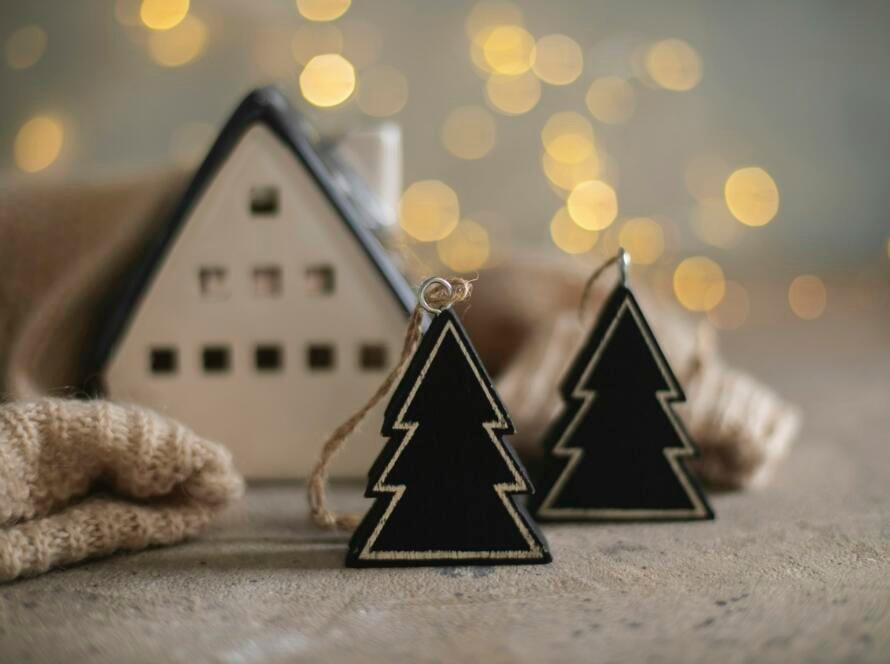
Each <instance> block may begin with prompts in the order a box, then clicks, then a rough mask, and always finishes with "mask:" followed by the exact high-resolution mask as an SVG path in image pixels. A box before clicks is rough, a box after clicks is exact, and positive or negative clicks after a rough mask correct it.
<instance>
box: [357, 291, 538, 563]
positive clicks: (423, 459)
mask: <svg viewBox="0 0 890 664" xmlns="http://www.w3.org/2000/svg"><path fill="white" fill-rule="evenodd" d="M433 283H437V284H439V285H440V286H442V287H445V288H447V289H449V290H450V288H451V286H450V284H449V283H448V282H447V281H445V280H444V279H438V278H437V279H431V280H427V281H426V282H424V285H423V286H421V289H420V302H421V305H422V306H423V307H424V308H425V309H426V310H427V311H429V312H431V313H433V314H434V315H435V318H434V319H433V320H432V322H431V323H430V326H429V329H427V331H426V333H425V334H424V335H423V338H422V339H421V341H420V344H419V346H418V348H417V351H416V352H415V353H414V355H413V357H412V359H411V363H410V364H409V365H408V368H407V369H406V370H405V373H404V375H403V376H402V378H401V380H400V382H399V384H398V387H397V388H396V390H395V392H394V393H393V396H392V399H391V400H390V402H389V405H388V406H387V409H386V413H385V415H384V421H383V435H384V436H387V437H388V439H389V440H388V441H387V443H386V445H385V446H384V448H383V451H382V452H381V454H380V456H379V457H378V458H377V460H376V461H375V462H374V465H373V466H372V467H371V470H370V471H369V473H368V486H367V490H366V492H365V496H366V497H368V498H375V499H376V500H375V502H374V504H373V505H372V506H371V508H370V510H369V511H368V513H367V514H366V515H365V516H364V518H363V519H362V521H361V523H360V524H359V525H358V527H357V529H356V531H355V533H353V536H352V539H351V541H350V543H349V553H348V555H347V558H346V564H347V565H348V566H351V567H381V566H409V565H494V564H532V563H548V562H550V560H551V558H550V553H549V550H548V547H547V543H546V540H545V539H544V537H543V536H542V535H541V533H540V532H539V531H538V529H537V526H536V525H535V523H534V522H533V521H532V519H531V518H530V517H529V516H528V513H527V512H526V511H525V508H524V507H523V506H522V505H519V504H517V502H516V499H515V496H516V495H520V494H529V493H531V492H532V491H533V489H532V485H531V482H530V481H529V478H528V476H527V474H526V472H525V469H524V468H523V467H522V464H521V463H520V461H519V459H518V458H517V457H516V455H515V453H514V452H513V449H512V448H511V447H510V445H509V444H508V443H506V442H505V441H503V440H502V439H501V436H504V435H507V434H512V433H513V432H514V431H513V423H512V422H511V421H510V417H509V415H508V414H507V411H506V409H505V408H504V406H503V404H502V403H501V401H500V398H499V397H498V395H497V393H496V392H495V389H494V386H493V385H492V382H491V379H490V378H489V377H488V374H487V373H486V371H485V369H484V367H483V366H482V363H481V362H480V360H479V358H478V356H477V355H476V351H475V349H474V348H473V346H472V345H471V343H470V341H469V339H468V338H467V335H466V332H465V331H464V329H463V327H462V326H461V323H460V321H459V320H458V318H457V316H455V314H454V313H453V311H452V310H451V309H450V308H446V309H444V310H438V309H434V308H432V307H430V306H429V305H428V304H427V302H426V300H425V297H424V296H425V291H426V289H427V287H429V286H430V285H432V284H433Z"/></svg>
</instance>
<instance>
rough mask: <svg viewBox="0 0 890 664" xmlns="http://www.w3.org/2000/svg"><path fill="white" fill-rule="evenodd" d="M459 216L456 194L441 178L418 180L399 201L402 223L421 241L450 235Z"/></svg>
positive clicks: (400, 220) (403, 227) (404, 227)
mask: <svg viewBox="0 0 890 664" xmlns="http://www.w3.org/2000/svg"><path fill="white" fill-rule="evenodd" d="M459 219H460V204H459V203H458V199H457V194H456V193H454V190H453V189H452V188H451V187H449V186H448V185H447V184H445V183H444V182H441V181H439V180H421V181H419V182H415V183H414V184H412V185H411V186H410V187H408V188H407V189H406V190H405V191H404V193H403V194H402V198H401V200H400V201H399V225H400V226H401V227H402V229H403V230H404V231H405V232H406V233H408V235H410V236H411V237H413V238H414V239H416V240H420V241H421V242H435V241H437V240H441V239H443V238H446V237H448V235H449V234H450V233H451V232H452V231H453V230H454V229H455V227H456V226H457V223H458V221H459Z"/></svg>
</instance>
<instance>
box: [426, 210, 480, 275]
mask: <svg viewBox="0 0 890 664" xmlns="http://www.w3.org/2000/svg"><path fill="white" fill-rule="evenodd" d="M436 253H438V254H439V260H441V261H442V263H443V264H444V265H445V266H446V267H449V268H451V269H452V270H454V271H455V272H473V271H475V270H478V269H480V268H481V267H483V266H484V265H485V263H486V262H487V261H488V257H489V255H490V253H491V241H490V240H489V237H488V231H487V230H485V227H484V226H482V225H481V224H479V223H477V222H476V221H474V220H472V219H463V220H462V221H461V222H460V223H459V224H458V225H457V226H456V227H455V229H454V230H453V231H452V232H451V233H450V234H449V235H448V237H446V238H444V239H442V240H439V241H438V242H437V243H436Z"/></svg>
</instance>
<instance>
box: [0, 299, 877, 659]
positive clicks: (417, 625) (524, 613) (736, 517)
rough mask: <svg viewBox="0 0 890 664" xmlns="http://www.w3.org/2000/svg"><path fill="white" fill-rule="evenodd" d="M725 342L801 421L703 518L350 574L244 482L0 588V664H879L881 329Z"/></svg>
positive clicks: (346, 497) (762, 334)
mask: <svg viewBox="0 0 890 664" xmlns="http://www.w3.org/2000/svg"><path fill="white" fill-rule="evenodd" d="M727 341H728V344H727V345H728V352H729V355H730V357H731V358H732V359H733V361H734V362H735V363H736V364H740V365H742V366H747V367H749V368H751V370H752V371H753V372H754V373H755V374H757V375H758V376H760V377H762V378H764V379H766V380H767V381H769V382H770V383H772V384H773V385H775V386H776V388H777V389H779V390H780V391H781V392H782V393H783V394H785V395H788V396H790V397H791V398H792V399H794V400H796V401H797V402H798V403H800V404H801V405H802V407H803V409H804V414H805V425H804V430H803V432H802V434H801V437H800V439H799V440H798V441H797V443H796V445H795V447H794V449H793V452H792V454H791V457H790V458H789V459H788V461H787V462H786V463H785V464H784V465H783V466H782V467H781V469H780V471H779V473H778V475H777V476H776V478H775V479H774V481H773V483H772V484H770V485H769V486H768V487H766V488H765V489H762V490H760V491H756V492H744V493H734V494H724V495H716V496H713V503H714V506H715V508H716V511H717V513H718V520H717V521H715V522H713V523H693V524H689V523H687V524H655V525H652V524H645V525H643V524H641V525H603V526H555V527H554V526H548V527H546V529H545V532H546V534H547V536H548V537H549V540H550V544H551V548H552V550H553V552H554V557H555V562H554V563H553V564H552V565H549V566H529V567H497V568H489V567H475V568H439V569H408V570H348V569H343V567H342V561H343V557H344V551H345V538H344V537H341V536H332V535H328V534H324V533H320V532H318V531H317V530H314V529H313V528H311V527H310V526H309V525H308V524H307V521H306V508H305V501H304V497H303V491H302V489H301V488H300V487H297V486H280V485H268V486H257V487H253V488H252V489H251V491H250V492H249V495H248V498H247V501H246V503H245V504H244V505H243V506H242V507H241V508H240V509H238V510H235V511H234V512H233V513H231V514H229V515H227V517H226V518H225V519H224V520H223V521H222V522H221V523H219V524H218V525H217V526H216V527H215V528H214V530H213V531H212V532H210V533H208V534H207V535H205V536H204V537H202V538H200V539H198V540H195V541H192V542H190V543H187V544H184V545H181V546H177V547H172V548H168V549H160V550H154V551H147V552H144V553H140V554H135V555H127V556H118V557H114V558H111V559H108V560H104V561H97V562H92V563H87V564H84V565H80V566H77V567H74V568H71V569H67V570H62V571H56V572H52V573H50V574H46V575H44V576H42V577H39V578H36V579H30V580H25V581H21V582H18V583H13V584H8V585H5V586H0V661H3V662H13V661H16V662H18V661H68V662H76V661H89V662H120V661H144V662H158V661H174V662H197V661H221V662H255V661H325V662H339V661H368V660H369V659H380V660H384V661H412V662H426V661H430V662H433V661H474V660H475V661H479V660H484V661H489V662H498V661H515V660H520V661H570V660H583V661H620V660H634V661H642V660H651V661H671V660H673V661H678V660H679V661H696V660H705V661H721V662H740V661H752V660H754V661H782V662H785V661H826V662H836V661H842V660H855V661H874V662H886V661H888V660H890V426H888V425H890V414H888V412H890V325H888V324H887V319H886V318H881V317H878V316H876V315H873V316H870V317H862V318H857V319H855V320H854V319H847V318H845V317H844V316H836V317H834V318H831V317H829V318H827V319H825V320H820V321H816V322H813V323H809V324H804V323H794V324H793V323H789V324H786V325H783V326H781V327H777V328H772V329H771V328H761V329H757V330H750V331H746V332H745V333H744V334H742V333H738V334H736V335H733V336H731V337H730V338H729V339H728V340H727ZM333 499H334V501H335V502H336V503H337V504H339V505H340V506H342V507H344V508H349V507H352V508H359V507H361V506H362V505H364V504H365V503H364V501H363V499H362V498H361V497H360V492H359V488H358V487H338V488H337V489H336V491H335V492H334V496H333Z"/></svg>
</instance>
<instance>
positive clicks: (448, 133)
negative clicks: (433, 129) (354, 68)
mask: <svg viewBox="0 0 890 664" xmlns="http://www.w3.org/2000/svg"><path fill="white" fill-rule="evenodd" d="M440 135H441V139H442V145H444V146H445V149H446V150H448V152H450V153H451V154H452V155H454V156H455V157H458V158H460V159H482V157H484V156H485V155H487V154H488V153H489V152H491V150H492V148H493V147H494V145H495V141H496V139H497V124H496V123H495V120H494V117H492V115H491V113H489V112H488V111H486V110H485V109H484V108H481V107H479V106H460V107H458V108H456V109H454V110H453V111H451V112H450V113H449V114H448V116H447V117H446V118H445V122H444V123H443V124H442V131H441V134H440Z"/></svg>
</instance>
